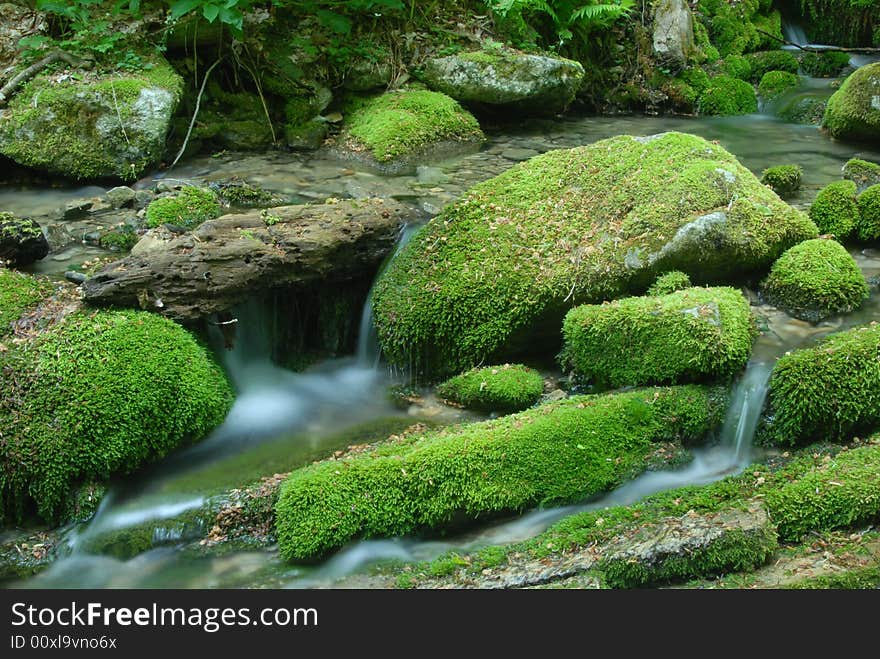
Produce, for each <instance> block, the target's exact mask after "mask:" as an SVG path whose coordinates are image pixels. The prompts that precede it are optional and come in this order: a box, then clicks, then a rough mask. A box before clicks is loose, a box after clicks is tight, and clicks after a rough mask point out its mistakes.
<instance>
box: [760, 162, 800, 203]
mask: <svg viewBox="0 0 880 659" xmlns="http://www.w3.org/2000/svg"><path fill="white" fill-rule="evenodd" d="M803 174H804V170H803V168H802V167H801V166H800V165H777V166H776V167H768V168H767V169H765V170H764V171H763V172H762V173H761V183H763V184H764V185H769V186H770V187H771V188H773V192H775V193H776V194H778V195H779V196H780V197H782V198H783V199H787V198H788V197H792V196H794V193H795V192H797V191H798V190H800V188H801V178H802V177H803Z"/></svg>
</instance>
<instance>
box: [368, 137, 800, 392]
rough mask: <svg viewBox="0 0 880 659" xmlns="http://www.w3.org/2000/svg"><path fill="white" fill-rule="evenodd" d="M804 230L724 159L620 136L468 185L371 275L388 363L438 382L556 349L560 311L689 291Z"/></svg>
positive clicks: (775, 252)
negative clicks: (677, 283) (684, 286)
mask: <svg viewBox="0 0 880 659" xmlns="http://www.w3.org/2000/svg"><path fill="white" fill-rule="evenodd" d="M816 235H817V232H816V228H815V226H814V225H813V224H812V222H810V221H809V219H808V218H807V217H806V216H805V215H804V214H803V213H801V212H799V211H797V210H795V209H793V208H792V207H790V206H788V205H787V204H785V203H784V202H782V201H781V200H780V199H779V197H777V196H776V194H774V193H773V191H772V190H770V189H769V188H767V187H766V186H763V185H761V184H760V182H759V181H758V179H757V178H755V176H754V175H753V174H752V173H751V172H749V171H748V170H747V169H746V168H744V167H743V166H742V165H740V164H739V163H738V162H737V160H736V159H735V158H734V157H733V156H732V155H731V154H729V153H728V152H727V151H725V150H724V149H723V148H721V147H719V146H717V145H714V144H711V143H710V142H708V141H706V140H704V139H702V138H700V137H696V136H693V135H686V134H682V133H664V134H662V135H658V136H651V137H646V138H633V137H629V136H620V137H615V138H611V139H607V140H602V141H600V142H596V143H595V144H592V145H589V146H584V147H578V148H575V149H565V150H558V151H551V152H548V153H545V154H542V155H540V156H536V157H534V158H532V159H530V160H529V161H526V162H523V163H519V164H518V165H515V166H514V167H512V168H510V169H508V170H507V171H505V172H504V173H502V174H501V175H499V176H496V177H495V178H493V179H490V180H488V181H485V182H483V183H479V184H477V185H476V186H474V187H472V188H471V189H470V190H469V191H468V192H467V193H465V194H464V195H463V196H462V197H461V198H460V199H459V200H458V201H457V202H455V203H454V204H451V205H450V206H447V207H446V209H444V211H443V212H442V213H441V214H440V215H439V216H437V217H435V218H434V219H432V220H431V221H430V222H429V223H428V224H427V225H426V226H425V227H424V228H423V229H421V230H420V231H419V232H418V233H417V234H416V235H414V236H413V238H412V239H411V240H410V242H409V243H408V244H407V245H406V246H405V247H404V248H403V249H402V250H401V251H400V253H399V254H398V255H397V257H396V258H395V259H394V260H393V261H392V262H391V264H390V265H389V266H388V268H387V269H386V270H385V271H384V273H383V274H382V275H381V276H380V277H379V279H378V281H377V283H376V286H375V288H374V291H373V308H374V310H375V314H376V325H377V328H378V332H379V339H380V342H381V344H382V348H383V352H384V354H385V356H386V358H387V359H388V360H389V361H390V362H392V363H395V364H398V365H400V366H404V367H406V366H410V367H411V368H413V369H415V370H416V371H417V372H420V373H429V374H433V375H440V376H442V375H448V374H454V373H459V372H462V371H464V370H467V369H468V368H471V367H473V366H475V365H477V364H479V363H481V362H482V363H486V362H488V363H492V362H496V363H497V362H498V361H503V360H506V359H510V358H511V357H513V356H515V355H516V354H517V353H518V352H519V353H521V352H523V351H525V350H529V349H531V350H535V349H536V348H537V349H541V344H540V343H538V342H539V341H540V340H543V343H544V345H545V346H546V347H544V348H543V349H544V350H545V351H547V352H549V351H555V350H556V349H557V348H558V346H559V327H560V325H561V321H562V318H563V316H564V314H565V312H566V310H567V309H568V308H570V307H573V306H576V305H578V304H583V303H589V302H600V301H602V300H606V299H610V298H614V297H619V296H621V295H623V294H624V293H626V292H629V291H634V292H636V291H643V290H645V289H646V288H647V287H648V285H649V284H650V283H651V281H652V280H653V279H654V278H655V277H656V275H657V273H659V272H665V271H669V270H681V271H683V272H685V273H687V274H688V275H690V276H691V277H692V278H693V279H694V280H695V281H697V282H699V283H703V282H712V281H724V280H729V278H730V277H731V276H736V275H737V274H740V273H745V272H749V271H754V270H759V269H761V268H766V267H769V265H770V264H771V263H772V261H773V260H775V259H776V258H777V257H778V256H779V254H781V253H782V252H783V251H784V250H785V249H787V248H788V247H790V246H791V245H793V244H795V243H797V242H800V241H801V240H804V239H808V238H814V237H815V236H816Z"/></svg>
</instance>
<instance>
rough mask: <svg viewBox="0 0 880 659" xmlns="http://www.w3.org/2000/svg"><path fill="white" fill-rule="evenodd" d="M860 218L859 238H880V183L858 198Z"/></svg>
mask: <svg viewBox="0 0 880 659" xmlns="http://www.w3.org/2000/svg"><path fill="white" fill-rule="evenodd" d="M856 203H857V205H858V207H859V219H858V220H857V221H856V234H857V235H858V237H859V240H865V241H873V240H880V184H877V185H872V186H871V187H870V188H868V189H867V190H865V191H864V192H862V194H860V195H859V198H858V200H857V202H856Z"/></svg>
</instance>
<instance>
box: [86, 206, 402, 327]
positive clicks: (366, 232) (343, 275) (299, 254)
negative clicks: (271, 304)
mask: <svg viewBox="0 0 880 659" xmlns="http://www.w3.org/2000/svg"><path fill="white" fill-rule="evenodd" d="M415 213H416V212H415V210H414V209H412V208H410V207H408V206H404V205H403V204H401V203H399V202H396V201H391V200H381V199H364V200H357V201H355V200H345V201H338V202H335V203H328V204H320V205H301V206H281V207H279V208H271V209H267V210H264V211H252V212H249V213H243V214H236V215H224V216H223V217H220V218H218V219H216V220H210V221H208V222H205V223H204V224H202V225H201V226H199V227H198V228H197V229H195V231H193V232H192V233H187V234H185V235H183V236H180V237H176V238H173V239H172V240H169V241H168V242H166V243H165V244H163V245H160V246H158V247H156V248H154V249H151V250H150V251H147V252H145V253H136V254H133V255H130V256H128V257H126V258H124V259H122V260H120V261H116V262H114V263H110V264H108V265H107V266H105V267H104V268H102V269H101V270H99V271H98V272H97V273H96V274H95V275H94V276H92V277H90V278H89V279H87V280H86V281H85V282H84V283H83V294H84V299H85V301H86V302H87V303H90V304H95V305H115V306H123V307H141V308H145V309H149V310H151V311H156V312H158V313H161V314H163V315H166V316H169V317H171V318H174V319H177V320H194V319H196V318H200V317H203V316H207V315H209V314H212V313H217V312H222V311H226V310H228V309H231V308H232V307H233V306H235V305H236V304H238V303H240V302H242V301H244V300H245V299H247V298H248V297H251V296H253V295H254V294H255V293H257V292H259V291H261V290H268V289H271V288H275V287H280V286H290V285H295V284H303V283H309V282H321V281H335V282H339V281H347V280H351V279H354V278H357V277H363V276H371V275H372V274H373V273H374V272H375V270H376V268H378V266H379V263H380V262H381V261H382V259H383V258H384V257H385V255H386V254H388V252H389V251H390V250H391V249H392V247H393V246H394V243H395V241H396V239H397V235H398V232H399V230H400V228H401V226H402V225H403V224H404V223H405V222H408V221H412V220H413V219H415Z"/></svg>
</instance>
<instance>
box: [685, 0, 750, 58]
mask: <svg viewBox="0 0 880 659" xmlns="http://www.w3.org/2000/svg"><path fill="white" fill-rule="evenodd" d="M758 5H759V3H758V0H743V1H742V2H727V1H726V0H699V2H698V4H697V9H698V11H699V13H700V14H701V15H702V17H703V20H704V21H705V23H706V27H707V28H708V30H709V36H710V37H711V38H712V43H713V44H715V45H716V46H717V47H718V52H719V53H720V54H721V56H722V57H727V56H729V55H742V54H743V53H745V52H749V51H751V50H754V49H756V48H758V46H759V44H760V43H761V41H762V38H761V36H760V35H759V34H758V31H757V30H756V29H755V25H754V23H753V22H752V19H753V18H754V17H755V15H756V14H757V13H758V9H759V7H758Z"/></svg>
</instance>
